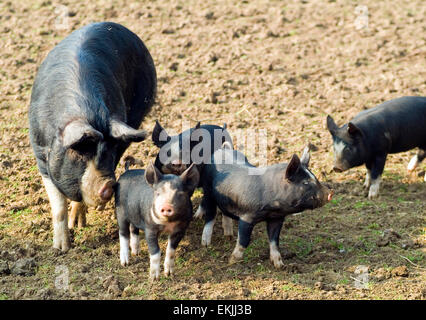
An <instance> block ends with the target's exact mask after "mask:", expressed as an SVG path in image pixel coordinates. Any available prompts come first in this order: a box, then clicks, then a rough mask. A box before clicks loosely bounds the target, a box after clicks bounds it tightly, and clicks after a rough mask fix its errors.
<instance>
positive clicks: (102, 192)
mask: <svg viewBox="0 0 426 320" xmlns="http://www.w3.org/2000/svg"><path fill="white" fill-rule="evenodd" d="M114 184H115V182H114V181H108V182H106V183H105V184H104V185H103V186H102V188H100V189H99V197H101V199H102V201H105V202H106V201H109V200H111V198H112V195H113V194H114V189H113V187H114Z"/></svg>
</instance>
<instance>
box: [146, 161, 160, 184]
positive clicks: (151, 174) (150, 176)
mask: <svg viewBox="0 0 426 320" xmlns="http://www.w3.org/2000/svg"><path fill="white" fill-rule="evenodd" d="M162 178H163V175H162V174H161V172H160V170H158V169H157V168H156V167H155V166H154V165H153V164H152V162H150V163H149V165H148V167H147V168H146V171H145V180H146V182H147V183H148V184H149V185H150V186H151V187H152V186H153V185H154V184H157V183H158V182H160V180H161V179H162Z"/></svg>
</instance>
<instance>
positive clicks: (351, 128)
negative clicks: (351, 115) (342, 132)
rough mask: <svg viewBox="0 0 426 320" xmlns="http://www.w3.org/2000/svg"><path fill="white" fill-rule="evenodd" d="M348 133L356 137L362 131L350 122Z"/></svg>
mask: <svg viewBox="0 0 426 320" xmlns="http://www.w3.org/2000/svg"><path fill="white" fill-rule="evenodd" d="M348 133H349V134H350V135H356V134H360V133H361V130H360V129H359V128H358V127H357V126H356V125H354V124H353V123H352V122H349V123H348Z"/></svg>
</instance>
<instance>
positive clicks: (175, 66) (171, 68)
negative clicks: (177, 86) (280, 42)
mask: <svg viewBox="0 0 426 320" xmlns="http://www.w3.org/2000/svg"><path fill="white" fill-rule="evenodd" d="M178 67H179V63H177V62H173V63H172V64H171V65H170V67H169V69H170V70H172V71H177V69H178Z"/></svg>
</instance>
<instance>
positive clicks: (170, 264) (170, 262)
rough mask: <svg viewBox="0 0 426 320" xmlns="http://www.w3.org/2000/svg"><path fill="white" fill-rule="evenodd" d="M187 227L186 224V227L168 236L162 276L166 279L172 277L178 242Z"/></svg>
mask: <svg viewBox="0 0 426 320" xmlns="http://www.w3.org/2000/svg"><path fill="white" fill-rule="evenodd" d="M187 226H188V224H186V226H183V227H179V228H182V229H180V230H178V231H177V232H174V233H172V234H171V235H170V236H169V241H168V243H167V249H166V258H165V259H164V275H165V276H166V277H168V276H169V275H172V274H173V272H174V270H175V252H176V248H177V246H178V245H179V242H180V241H181V240H182V238H183V237H184V235H185V230H186V228H187Z"/></svg>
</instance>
